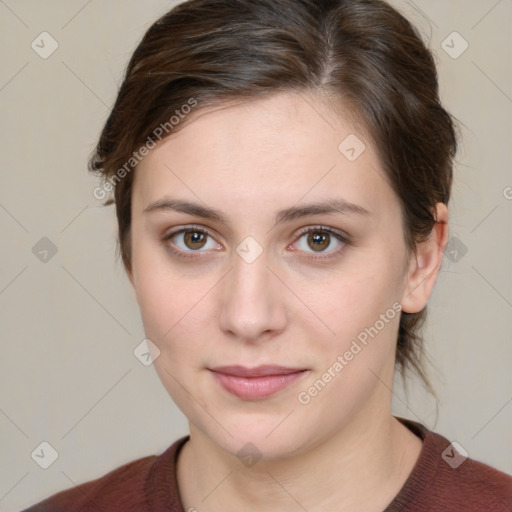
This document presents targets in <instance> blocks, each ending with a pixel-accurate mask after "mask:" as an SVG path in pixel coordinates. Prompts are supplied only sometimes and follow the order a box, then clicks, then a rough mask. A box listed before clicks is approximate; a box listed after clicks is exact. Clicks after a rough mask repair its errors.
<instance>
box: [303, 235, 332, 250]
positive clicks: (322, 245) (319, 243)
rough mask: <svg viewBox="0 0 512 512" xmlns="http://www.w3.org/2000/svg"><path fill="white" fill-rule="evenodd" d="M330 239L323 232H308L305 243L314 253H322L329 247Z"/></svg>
mask: <svg viewBox="0 0 512 512" xmlns="http://www.w3.org/2000/svg"><path fill="white" fill-rule="evenodd" d="M330 241H331V238H330V235H329V233H327V232H325V231H310V232H309V234H308V237H307V243H308V245H309V247H311V248H312V249H313V250H314V251H323V250H325V249H326V248H327V247H329V244H330Z"/></svg>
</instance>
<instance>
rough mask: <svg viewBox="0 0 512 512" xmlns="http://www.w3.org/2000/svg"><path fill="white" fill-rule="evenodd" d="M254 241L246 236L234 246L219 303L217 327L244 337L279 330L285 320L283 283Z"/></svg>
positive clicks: (251, 338)
mask: <svg viewBox="0 0 512 512" xmlns="http://www.w3.org/2000/svg"><path fill="white" fill-rule="evenodd" d="M256 244H257V243H256V242H255V240H254V239H252V240H251V239H250V237H248V239H246V240H244V241H243V242H242V243H241V244H240V245H239V246H238V247H237V250H236V254H233V263H232V265H233V266H232V269H231V272H229V274H228V276H227V279H226V281H225V284H224V291H223V294H222V300H221V304H220V308H221V312H220V327H221V328H222V329H223V330H224V331H231V332H232V333H233V334H235V335H236V336H237V337H239V338H240V339H246V340H257V339H258V337H260V336H261V335H262V334H263V333H265V332H267V331H269V332H270V331H276V330H281V329H282V328H283V327H284V323H285V320H286V315H285V310H284V303H283V300H282V299H283V297H282V294H281V293H280V291H279V290H278V287H279V286H282V284H280V283H278V282H279V280H278V279H277V278H276V276H274V275H273V273H272V272H271V271H270V269H269V268H268V266H267V265H269V258H268V253H267V252H266V251H264V250H263V247H261V246H260V245H259V244H257V245H256ZM276 281H277V283H276Z"/></svg>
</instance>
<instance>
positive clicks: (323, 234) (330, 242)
mask: <svg viewBox="0 0 512 512" xmlns="http://www.w3.org/2000/svg"><path fill="white" fill-rule="evenodd" d="M295 245H296V246H297V248H298V249H299V250H300V251H302V252H305V253H309V254H314V253H317V254H319V256H314V255H313V256H309V258H310V259H312V260H315V259H317V260H321V259H328V258H330V257H333V256H337V255H339V254H340V253H341V252H342V251H343V250H344V249H345V247H346V246H347V245H350V238H349V236H348V235H344V234H343V233H338V232H337V231H334V230H332V229H330V228H327V227H324V226H318V227H313V228H311V227H310V228H306V229H304V230H303V231H302V232H301V233H300V234H299V238H298V240H297V242H296V243H295Z"/></svg>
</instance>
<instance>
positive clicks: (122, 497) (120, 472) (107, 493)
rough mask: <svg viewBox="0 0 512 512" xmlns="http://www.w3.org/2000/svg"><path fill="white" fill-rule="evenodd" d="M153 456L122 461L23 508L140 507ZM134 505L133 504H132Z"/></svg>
mask: <svg viewBox="0 0 512 512" xmlns="http://www.w3.org/2000/svg"><path fill="white" fill-rule="evenodd" d="M156 459H157V456H156V455H150V456H147V457H144V458H141V459H137V460H134V461H131V462H129V463H127V464H124V465H122V466H120V467H118V468H116V469H114V470H112V471H110V472H109V473H106V474H105V475H103V476H101V477H99V478H97V479H95V480H90V481H88V482H85V483H82V484H80V485H77V486H75V487H71V488H69V489H65V490H63V491H61V492H59V493H57V494H54V495H53V496H50V497H49V498H47V499H45V500H44V501H41V502H39V503H37V504H36V505H33V506H32V507H30V508H28V509H26V510H24V511H23V512H64V511H65V512H74V511H76V512H89V511H90V512H92V511H93V510H94V511H96V510H102V511H103V512H108V511H113V510H121V509H119V508H118V507H120V506H122V507H123V508H122V510H126V511H129V510H138V511H141V512H142V511H143V510H145V508H144V501H145V493H144V482H145V480H146V478H147V475H148V473H149V471H150V469H151V466H152V464H153V463H154V462H155V460H156ZM134 507H135V508H134Z"/></svg>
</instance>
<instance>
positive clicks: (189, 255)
mask: <svg viewBox="0 0 512 512" xmlns="http://www.w3.org/2000/svg"><path fill="white" fill-rule="evenodd" d="M190 231H193V232H196V233H201V234H203V235H206V236H208V237H211V238H213V236H211V235H210V233H209V232H208V230H206V229H204V228H202V227H200V226H187V227H185V228H181V229H179V230H177V231H173V232H171V233H168V234H167V235H165V236H164V238H163V239H162V241H163V242H167V241H169V240H171V239H172V238H174V237H175V236H177V235H180V234H182V233H187V232H190ZM311 232H321V233H324V234H325V233H326V234H328V235H330V236H333V237H334V238H335V239H336V240H338V241H339V242H342V244H343V245H342V246H341V247H340V248H338V249H335V250H333V251H330V252H328V254H329V256H307V257H306V259H309V260H313V261H322V260H323V261H326V260H330V259H332V258H334V257H336V256H338V255H339V254H341V253H342V252H343V251H344V250H345V246H347V245H350V244H351V241H350V238H349V237H348V236H347V235H344V234H342V233H340V232H338V231H334V230H333V229H331V228H329V227H327V226H312V227H307V228H304V229H302V230H301V231H300V232H299V233H298V235H297V239H296V240H297V241H298V240H300V239H301V238H302V237H303V236H304V235H306V234H308V233H311ZM168 247H169V250H170V251H171V252H172V253H173V254H175V255H176V256H178V257H180V258H184V259H188V260H192V259H196V258H198V257H199V256H196V255H195V254H194V253H197V252H204V251H201V250H197V251H182V250H181V249H175V248H173V247H171V246H168Z"/></svg>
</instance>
